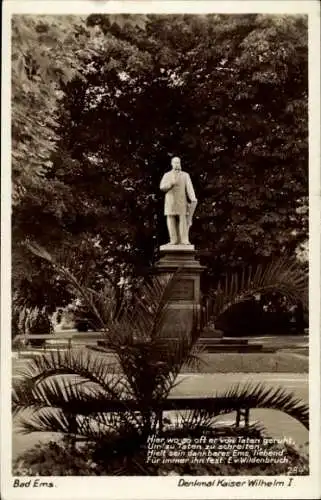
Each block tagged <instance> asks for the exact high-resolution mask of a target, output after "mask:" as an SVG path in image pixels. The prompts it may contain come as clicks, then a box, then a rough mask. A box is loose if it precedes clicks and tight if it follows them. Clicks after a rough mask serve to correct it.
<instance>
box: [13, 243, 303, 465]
mask: <svg viewBox="0 0 321 500" xmlns="http://www.w3.org/2000/svg"><path fill="white" fill-rule="evenodd" d="M30 248H31V249H32V251H33V252H34V253H37V254H38V255H39V256H41V257H43V258H47V260H50V262H51V263H52V264H53V265H54V266H55V268H56V270H57V272H59V273H60V274H61V275H62V276H63V277H64V279H66V280H68V281H69V283H70V284H71V285H72V287H73V289H74V290H75V292H76V293H77V294H78V296H79V297H81V299H82V300H83V301H84V302H85V303H86V304H87V306H88V308H90V309H91V311H92V312H93V313H94V314H95V316H96V318H97V324H98V325H99V326H100V329H101V330H102V332H103V333H104V336H105V338H106V342H107V344H108V350H106V351H105V352H100V353H99V354H98V353H96V352H90V351H88V350H77V349H72V350H69V351H66V352H61V351H59V350H58V351H56V352H50V353H48V354H44V355H43V356H37V357H34V358H32V359H31V360H30V361H29V363H28V364H27V366H26V367H25V368H24V369H22V371H21V375H22V378H20V379H18V382H17V383H15V385H14V388H13V413H14V415H15V416H17V417H18V418H19V426H20V430H21V431H22V432H25V433H29V432H33V431H50V432H57V433H60V434H61V433H62V434H64V435H67V436H69V437H72V439H73V442H75V441H77V440H80V441H81V440H84V441H85V442H86V443H89V442H90V443H94V444H95V450H96V451H95V453H96V457H99V456H100V457H103V461H104V464H105V472H106V473H110V472H111V473H113V474H117V473H118V474H132V473H134V474H135V473H136V474H151V473H153V470H154V473H157V470H156V469H155V467H154V466H152V465H150V464H147V462H146V454H147V440H148V436H150V435H153V434H157V433H158V434H159V433H162V434H163V435H166V433H170V432H172V430H170V429H168V428H166V415H167V412H170V413H171V414H172V413H174V414H175V415H176V416H177V415H178V414H180V418H177V420H176V423H175V433H176V435H179V434H180V435H184V434H193V433H204V432H213V429H215V424H216V419H217V417H218V416H219V415H221V414H225V413H229V412H233V411H238V410H240V409H242V408H266V407H267V408H273V409H277V410H281V411H284V412H286V413H287V414H289V415H291V416H292V417H294V418H296V419H297V420H299V421H300V422H301V423H302V424H303V425H305V426H306V427H308V409H307V406H306V405H305V404H304V403H302V402H301V401H299V400H296V399H295V398H294V397H293V396H292V395H291V394H287V393H286V391H284V390H282V389H276V390H275V389H267V388H264V387H263V386H260V385H257V386H248V387H243V388H242V387H234V388H232V389H231V390H229V391H228V392H227V393H226V394H222V395H215V396H214V395H213V397H210V398H204V399H202V400H200V399H199V400H192V399H189V398H188V399H173V398H171V397H170V393H171V391H172V390H173V388H174V387H175V385H176V384H177V383H178V382H177V377H178V374H179V373H180V372H181V370H182V368H183V366H184V365H187V366H192V367H194V366H199V364H200V357H199V349H198V347H197V340H198V338H199V335H200V332H199V328H198V321H197V318H196V317H195V321H193V324H192V326H190V327H189V328H187V325H184V324H183V323H181V324H180V325H175V332H173V333H175V335H174V334H173V335H172V336H171V338H170V339H169V338H168V325H167V326H166V328H164V326H165V325H166V321H167V319H166V318H167V313H168V304H169V299H170V296H171V293H172V289H173V286H174V285H175V281H176V279H177V276H176V275H174V276H172V277H170V278H169V279H168V280H167V281H166V282H164V280H163V281H161V280H158V279H156V278H155V279H154V280H153V281H152V282H151V283H150V284H148V283H145V284H144V285H143V286H142V288H141V290H140V293H139V294H137V295H136V297H135V300H134V302H133V303H132V304H131V307H130V308H129V307H124V308H123V310H122V313H121V314H117V315H115V314H114V311H115V302H114V300H113V296H112V292H111V291H110V288H108V293H109V295H108V296H107V297H106V290H101V291H100V292H97V291H94V290H91V289H88V288H86V287H85V286H83V284H82V283H81V282H80V281H79V280H78V279H77V278H76V277H75V276H74V275H73V274H72V273H71V271H70V270H69V269H68V268H67V267H66V266H63V265H61V264H59V263H57V262H54V261H53V259H52V257H51V256H50V255H49V254H48V253H47V252H45V251H44V250H43V249H41V248H40V247H38V246H35V245H32V246H31V247H30ZM178 330H179V331H178ZM164 424H165V425H164ZM99 450H100V451H101V453H102V455H99ZM97 459H98V458H97ZM155 470H156V472H155Z"/></svg>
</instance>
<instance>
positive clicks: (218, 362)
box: [183, 352, 309, 373]
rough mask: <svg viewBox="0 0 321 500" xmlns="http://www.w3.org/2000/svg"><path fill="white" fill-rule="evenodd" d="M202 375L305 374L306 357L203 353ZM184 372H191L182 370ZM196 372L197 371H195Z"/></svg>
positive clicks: (283, 354) (292, 354) (185, 369)
mask: <svg viewBox="0 0 321 500" xmlns="http://www.w3.org/2000/svg"><path fill="white" fill-rule="evenodd" d="M200 357H201V359H202V361H203V363H202V364H201V367H200V370H199V371H201V372H203V373H239V372H240V373H274V372H277V373H307V372H308V371H309V362H308V357H306V356H303V355H297V354H294V353H292V352H284V353H283V352H276V353H273V354H271V353H266V354H265V353H244V354H243V353H230V352H229V353H223V352H220V353H203V354H202V355H201V356H200ZM183 371H184V372H191V371H193V370H191V369H190V368H184V369H183ZM195 371H197V370H195Z"/></svg>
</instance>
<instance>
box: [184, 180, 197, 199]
mask: <svg viewBox="0 0 321 500" xmlns="http://www.w3.org/2000/svg"><path fill="white" fill-rule="evenodd" d="M186 193H187V196H188V199H189V201H190V202H191V203H197V199H196V195H195V191H194V188H193V184H192V181H191V178H190V176H189V174H186Z"/></svg>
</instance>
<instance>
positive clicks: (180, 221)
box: [160, 157, 197, 245]
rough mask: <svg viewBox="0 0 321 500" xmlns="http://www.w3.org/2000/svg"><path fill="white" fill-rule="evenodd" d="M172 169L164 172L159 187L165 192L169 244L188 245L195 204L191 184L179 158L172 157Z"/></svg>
mask: <svg viewBox="0 0 321 500" xmlns="http://www.w3.org/2000/svg"><path fill="white" fill-rule="evenodd" d="M171 165H172V170H170V171H169V172H166V174H164V176H163V178H162V180H161V183H160V189H161V190H162V191H163V192H165V193H166V194H165V210H164V213H165V215H166V218H167V228H168V232H169V238H170V241H169V244H170V245H179V244H181V245H189V244H190V242H189V228H190V226H191V225H192V219H193V214H194V212H195V208H196V205H197V199H196V196H195V192H194V188H193V184H192V181H191V178H190V176H189V174H188V173H187V172H183V171H182V167H181V160H180V159H179V158H178V157H174V158H172V161H171Z"/></svg>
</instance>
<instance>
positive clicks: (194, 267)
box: [155, 245, 204, 337]
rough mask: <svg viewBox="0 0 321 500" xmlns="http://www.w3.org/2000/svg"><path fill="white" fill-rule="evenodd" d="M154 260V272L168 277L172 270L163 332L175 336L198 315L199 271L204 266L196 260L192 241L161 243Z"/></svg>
mask: <svg viewBox="0 0 321 500" xmlns="http://www.w3.org/2000/svg"><path fill="white" fill-rule="evenodd" d="M160 252H161V258H160V260H159V261H158V262H157V263H156V266H155V267H156V272H157V274H158V276H160V277H164V278H165V279H169V278H170V276H172V275H173V274H174V273H177V274H176V277H175V282H174V285H173V288H172V291H171V296H170V299H169V305H168V310H167V320H166V327H165V328H164V330H165V334H166V335H168V336H170V337H178V336H180V335H181V334H182V332H186V333H189V332H190V331H191V328H192V325H193V321H194V319H196V320H197V319H198V320H199V318H200V303H201V291H200V275H201V273H202V271H203V269H204V266H201V265H200V263H199V262H198V260H196V258H195V255H196V252H195V248H194V245H162V246H161V247H160Z"/></svg>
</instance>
